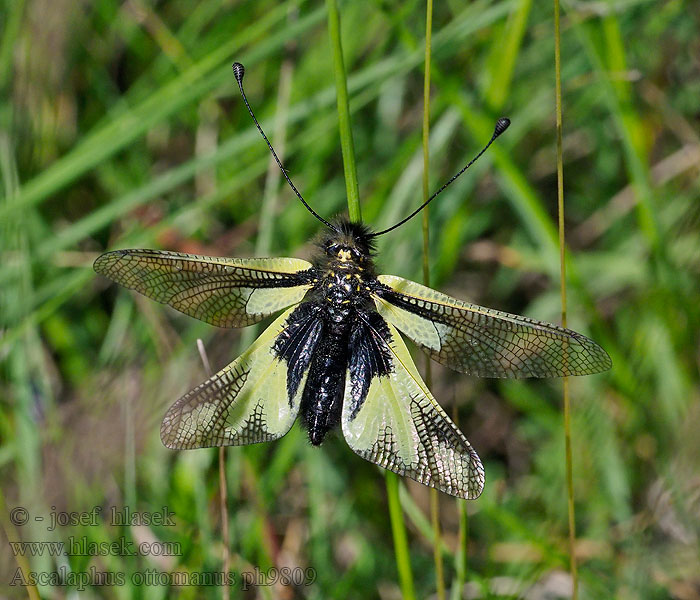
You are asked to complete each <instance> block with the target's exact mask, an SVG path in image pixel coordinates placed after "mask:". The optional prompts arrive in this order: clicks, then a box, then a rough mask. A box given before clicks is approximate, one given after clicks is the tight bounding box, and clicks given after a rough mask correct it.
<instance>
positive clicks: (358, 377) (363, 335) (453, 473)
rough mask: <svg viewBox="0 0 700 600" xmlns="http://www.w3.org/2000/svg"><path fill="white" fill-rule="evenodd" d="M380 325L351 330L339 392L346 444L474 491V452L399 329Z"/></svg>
mask: <svg viewBox="0 0 700 600" xmlns="http://www.w3.org/2000/svg"><path fill="white" fill-rule="evenodd" d="M377 317H378V318H379V319H381V317H379V315H377ZM382 325H383V326H382V327H378V326H376V325H374V324H370V323H368V324H367V325H366V326H365V328H364V331H360V332H359V333H356V334H355V337H356V341H357V342H359V343H357V344H355V346H354V348H353V351H352V355H351V360H350V368H349V372H348V377H347V379H346V385H345V397H344V400H343V416H342V427H343V435H344V436H345V439H346V441H347V443H348V445H349V446H350V448H352V450H353V451H354V452H356V453H357V454H359V455H360V456H361V457H362V458H364V459H366V460H368V461H370V462H373V463H375V464H377V465H379V466H381V467H384V468H385V469H389V470H391V471H394V472H395V473H398V474H399V475H404V476H406V477H410V478H411V479H415V480H416V481H419V482H420V483H422V484H424V485H428V486H431V487H434V488H437V489H439V490H441V491H443V492H445V493H446V494H450V495H452V496H457V497H459V498H476V497H478V496H479V494H481V490H482V489H483V487H484V469H483V467H482V465H481V461H480V460H479V457H478V456H477V454H476V452H475V451H474V450H473V449H472V447H471V445H470V444H469V442H468V441H467V440H466V438H465V437H464V435H463V434H462V432H461V431H459V429H457V427H456V426H455V425H454V423H453V422H452V421H451V420H450V418H449V417H448V416H447V415H446V414H445V412H444V411H443V410H442V408H440V406H439V405H438V403H437V402H436V401H435V398H433V396H432V395H431V394H430V392H429V391H428V389H427V388H426V386H425V384H424V383H423V381H422V380H421V378H420V375H419V374H418V371H417V370H416V367H415V365H414V364H413V361H412V360H411V356H410V354H409V353H408V350H407V349H406V345H405V344H404V343H403V340H402V339H401V337H400V335H399V333H398V332H397V331H396V329H395V328H394V327H392V326H391V325H389V324H386V323H383V322H382ZM368 371H369V373H370V374H369V376H368V375H367V372H368Z"/></svg>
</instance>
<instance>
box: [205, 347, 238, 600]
mask: <svg viewBox="0 0 700 600" xmlns="http://www.w3.org/2000/svg"><path fill="white" fill-rule="evenodd" d="M197 350H198V351H199V357H200V358H201V359H202V364H203V365H204V371H205V372H206V374H207V377H211V376H212V370H211V363H210V362H209V357H208V356H207V351H206V348H205V347H204V342H202V340H201V339H197ZM218 454H219V512H220V514H221V530H222V533H221V543H222V546H223V548H222V549H221V563H222V567H221V568H222V571H223V572H224V573H227V574H228V572H229V570H230V568H231V552H230V543H231V542H230V540H229V531H228V509H227V505H228V498H227V485H226V448H225V447H224V446H220V447H219V453H218ZM221 598H222V599H223V600H228V599H229V588H228V579H227V578H224V584H223V585H222V586H221Z"/></svg>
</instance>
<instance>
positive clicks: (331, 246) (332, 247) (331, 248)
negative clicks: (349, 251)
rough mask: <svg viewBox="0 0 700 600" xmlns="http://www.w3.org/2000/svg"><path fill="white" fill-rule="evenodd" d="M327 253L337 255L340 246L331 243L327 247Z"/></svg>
mask: <svg viewBox="0 0 700 600" xmlns="http://www.w3.org/2000/svg"><path fill="white" fill-rule="evenodd" d="M326 251H327V252H329V253H331V254H336V253H337V252H338V244H334V243H333V242H330V243H329V244H328V245H327V246H326Z"/></svg>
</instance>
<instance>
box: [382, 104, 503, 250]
mask: <svg viewBox="0 0 700 600" xmlns="http://www.w3.org/2000/svg"><path fill="white" fill-rule="evenodd" d="M509 125H510V119H507V118H505V117H502V118H500V119H498V121H496V128H495V129H494V132H493V135H492V136H491V139H490V140H489V143H488V144H486V145H485V146H484V148H483V149H482V151H481V152H479V154H477V155H476V156H475V157H474V158H472V159H471V160H470V161H469V163H467V165H466V166H465V167H464V168H463V169H462V170H461V171H460V172H459V173H457V174H456V175H454V176H453V177H452V178H451V179H450V180H449V181H448V182H447V183H445V184H444V185H443V186H442V187H441V188H440V189H439V190H438V191H437V192H435V193H434V194H433V195H432V196H430V198H428V199H427V200H426V201H425V202H423V204H421V205H420V206H419V207H418V208H417V209H416V210H414V211H413V212H412V213H411V214H410V215H408V216H407V217H406V218H405V219H402V220H401V221H399V222H398V223H396V225H392V226H391V227H389V228H388V229H384V230H383V231H379V232H377V233H373V234H372V237H376V236H378V235H384V234H385V233H389V232H390V231H393V230H394V229H396V228H397V227H400V226H401V225H403V224H404V223H405V222H406V221H408V220H409V219H412V218H413V217H415V216H416V215H417V214H418V213H419V212H420V211H422V210H423V209H424V208H425V207H426V206H428V203H429V202H430V201H431V200H433V199H434V198H435V197H436V196H437V195H438V194H440V193H441V192H442V191H444V190H445V188H446V187H447V186H448V185H450V184H451V183H452V182H453V181H454V180H455V179H457V177H459V176H460V175H461V174H462V173H464V172H465V171H466V170H467V169H468V168H469V167H471V166H472V165H473V164H474V163H475V162H476V161H477V160H478V159H479V157H480V156H481V155H482V154H483V153H484V152H486V150H487V149H488V147H489V146H490V145H491V144H493V142H494V141H495V140H496V138H497V137H498V136H499V135H501V134H502V133H503V132H504V131H505V130H506V129H508V126H509Z"/></svg>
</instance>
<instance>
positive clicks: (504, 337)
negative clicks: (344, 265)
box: [374, 275, 612, 378]
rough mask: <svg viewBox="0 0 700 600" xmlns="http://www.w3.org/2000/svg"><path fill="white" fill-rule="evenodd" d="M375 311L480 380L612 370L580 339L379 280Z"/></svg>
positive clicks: (533, 322) (541, 323)
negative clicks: (480, 378)
mask: <svg viewBox="0 0 700 600" xmlns="http://www.w3.org/2000/svg"><path fill="white" fill-rule="evenodd" d="M379 281H380V282H381V283H382V284H384V285H383V286H382V287H381V288H379V289H378V290H377V291H376V292H375V294H374V298H375V302H376V304H377V309H378V311H379V313H380V314H382V316H384V318H386V320H387V321H389V322H391V323H393V324H394V325H395V326H396V327H398V328H399V329H400V330H401V331H402V332H403V333H404V334H405V335H407V336H408V337H409V338H411V339H412V340H413V341H414V342H415V343H416V344H418V345H419V346H420V347H421V348H422V349H423V350H425V351H426V352H427V353H428V354H429V355H430V356H431V357H432V358H433V359H434V360H436V361H438V362H440V363H442V364H444V365H446V366H448V367H450V368H452V369H455V370H457V371H461V372H464V373H469V374H471V375H477V376H479V377H513V378H522V377H561V376H564V375H589V374H592V373H599V372H601V371H605V370H607V369H609V368H610V367H611V366H612V362H611V361H610V357H609V356H608V354H607V353H606V352H605V350H603V349H602V348H601V347H600V346H599V345H598V344H596V343H595V342H594V341H592V340H590V339H589V338H587V337H586V336H584V335H581V334H580V333H577V332H575V331H572V330H570V329H564V328H563V327H559V326H558V325H554V324H551V323H545V322H544V321H537V320H535V319H529V318H527V317H521V316H518V315H512V314H509V313H505V312H500V311H497V310H493V309H490V308H483V307H481V306H477V305H476V304H469V303H467V302H462V301H460V300H456V299H455V298H451V297H450V296H447V295H446V294H442V293H440V292H436V291H435V290H431V289H430V288H427V287H425V286H422V285H420V284H417V283H415V282H412V281H408V280H406V279H401V278H400V277H394V276H389V275H381V276H380V277H379Z"/></svg>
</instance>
